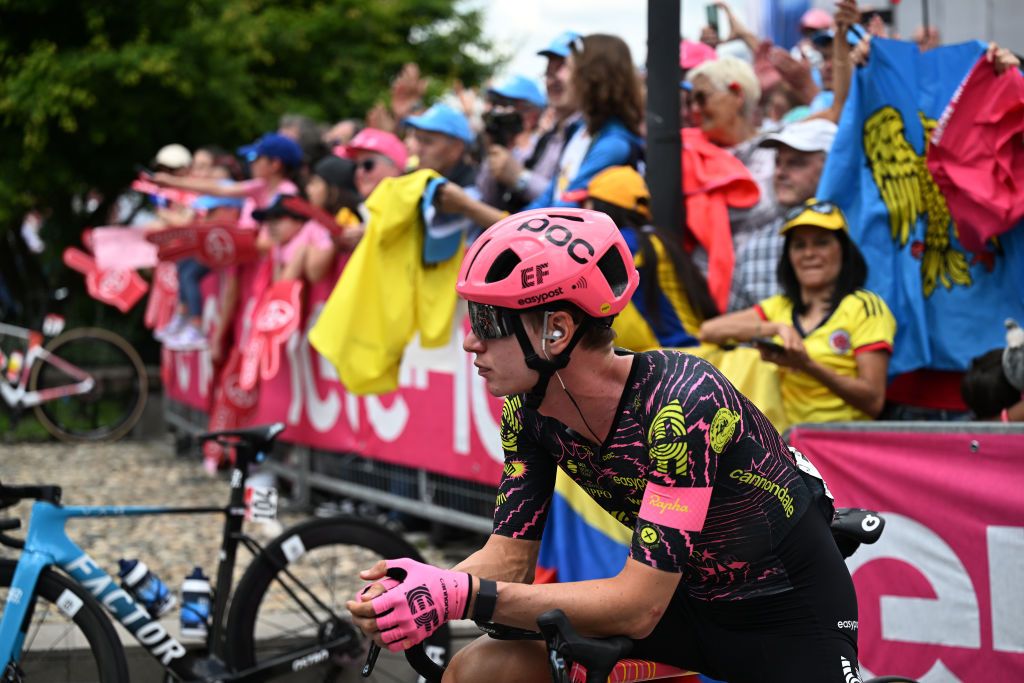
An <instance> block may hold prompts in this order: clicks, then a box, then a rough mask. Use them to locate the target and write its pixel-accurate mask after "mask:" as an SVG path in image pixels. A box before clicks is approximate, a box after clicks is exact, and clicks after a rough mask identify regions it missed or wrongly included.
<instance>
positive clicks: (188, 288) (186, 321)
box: [153, 147, 244, 351]
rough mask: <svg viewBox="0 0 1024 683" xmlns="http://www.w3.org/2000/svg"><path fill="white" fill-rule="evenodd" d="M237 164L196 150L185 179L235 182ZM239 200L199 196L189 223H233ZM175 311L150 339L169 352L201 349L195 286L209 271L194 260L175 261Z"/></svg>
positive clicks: (200, 306)
mask: <svg viewBox="0 0 1024 683" xmlns="http://www.w3.org/2000/svg"><path fill="white" fill-rule="evenodd" d="M238 174H239V168H238V162H237V161H235V159H234V157H232V156H231V155H229V154H227V153H226V152H224V151H222V150H219V149H217V148H215V147H203V148H200V149H198V150H196V153H195V156H194V157H193V159H192V168H191V172H190V173H189V176H188V177H191V178H198V179H211V180H214V181H216V182H217V183H219V184H220V185H221V186H225V185H230V184H232V183H233V182H235V181H236V180H237V177H238ZM243 203H244V202H243V200H242V199H236V198H232V197H218V196H216V195H209V194H207V195H200V196H198V197H196V198H195V200H193V201H192V205H191V206H190V207H188V217H189V220H212V221H232V222H233V221H237V220H238V216H239V212H240V211H241V209H242V205H243ZM177 267H178V301H179V304H178V310H177V311H176V312H175V314H174V317H173V318H171V320H170V321H169V322H168V323H167V325H165V326H164V327H162V328H160V329H158V330H156V331H155V332H154V333H153V336H154V337H155V338H156V340H157V341H159V342H162V343H163V344H164V345H165V346H166V347H167V348H169V349H171V350H172V351H193V350H205V349H206V348H208V344H207V340H206V336H205V335H204V334H203V332H202V313H203V302H202V293H201V292H200V289H199V284H200V282H201V281H202V279H203V278H204V277H206V274H207V273H209V272H210V269H209V268H207V267H206V266H205V265H203V264H202V263H200V262H199V261H197V260H196V259H194V258H186V259H182V260H180V261H178V264H177Z"/></svg>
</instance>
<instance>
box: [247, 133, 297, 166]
mask: <svg viewBox="0 0 1024 683" xmlns="http://www.w3.org/2000/svg"><path fill="white" fill-rule="evenodd" d="M238 154H239V156H242V157H244V158H245V160H246V161H250V162H252V161H255V160H256V158H257V157H267V158H268V159H279V160H280V161H281V163H282V164H284V165H285V166H287V167H288V168H296V167H298V166H301V165H302V148H301V147H299V144H298V143H297V142H295V141H294V140H292V139H291V138H289V137H286V136H284V135H281V134H280V133H266V134H265V135H263V136H262V137H261V138H260V139H259V140H257V141H256V142H254V143H252V144H251V145H244V146H242V147H239V148H238Z"/></svg>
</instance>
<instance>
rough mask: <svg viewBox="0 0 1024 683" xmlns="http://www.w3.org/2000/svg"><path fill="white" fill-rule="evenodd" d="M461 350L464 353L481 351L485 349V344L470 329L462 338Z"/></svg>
mask: <svg viewBox="0 0 1024 683" xmlns="http://www.w3.org/2000/svg"><path fill="white" fill-rule="evenodd" d="M462 350H463V351H465V352H466V353H483V352H484V351H486V350H487V345H486V344H485V343H484V341H483V340H482V339H480V337H478V336H476V335H475V334H473V331H472V330H470V331H469V333H467V334H466V338H465V339H463V340H462Z"/></svg>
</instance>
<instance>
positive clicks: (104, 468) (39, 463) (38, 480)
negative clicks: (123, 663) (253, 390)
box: [0, 437, 469, 680]
mask: <svg viewBox="0 0 1024 683" xmlns="http://www.w3.org/2000/svg"><path fill="white" fill-rule="evenodd" d="M0 481H2V482H3V483H4V484H9V485H25V484H59V485H61V486H62V487H63V495H64V498H63V502H64V503H65V504H66V505H187V506H220V505H224V504H226V503H227V498H228V494H229V488H228V480H227V475H226V474H221V475H218V476H210V475H208V474H207V473H206V472H205V471H204V470H203V468H202V466H201V464H200V462H199V460H198V457H195V456H186V457H182V456H178V455H175V453H174V449H173V442H172V440H171V438H170V437H166V438H163V439H158V440H151V441H127V442H121V443H117V444H57V443H41V444H39V443H36V444H18V445H6V446H4V447H3V448H2V454H0ZM29 508H30V503H29V502H22V503H20V504H19V505H17V506H15V507H13V508H9V509H7V510H4V511H3V512H2V513H0V516H4V517H15V516H17V517H20V518H21V519H22V522H23V524H27V522H28V517H29ZM282 508H284V509H287V508H286V501H282ZM309 517H310V515H309V514H308V513H301V512H295V511H291V512H284V513H283V514H281V515H280V524H279V525H261V524H251V523H247V524H246V527H245V530H246V532H248V533H249V534H250V535H252V536H253V537H255V538H256V539H257V540H258V541H259V542H261V543H265V542H267V541H269V540H270V539H272V538H273V537H274V536H276V535H277V534H278V533H280V531H281V530H282V528H283V527H287V526H290V525H291V524H294V523H297V522H300V521H302V520H304V519H308V518H309ZM222 531H223V517H222V516H221V515H217V514H211V515H158V516H145V517H108V518H102V519H75V520H71V521H70V522H69V523H68V535H69V536H70V537H71V538H72V539H73V540H74V541H75V542H76V543H77V544H78V545H79V546H80V547H81V548H82V549H83V550H85V551H86V552H87V553H88V554H89V556H90V557H92V558H93V559H94V560H95V561H96V562H97V564H98V565H99V566H101V567H103V568H104V569H105V570H106V571H107V572H108V573H109V574H111V575H112V576H116V573H117V568H118V559H120V558H122V557H123V558H135V557H138V558H142V559H143V560H144V561H145V562H146V564H147V565H148V566H149V567H150V569H151V570H152V571H154V572H155V573H156V574H157V575H158V576H159V577H160V578H161V579H163V581H164V582H165V583H166V584H167V585H168V587H169V588H170V589H171V590H172V591H173V592H174V593H176V594H177V593H179V591H180V587H181V582H182V580H183V579H184V578H185V576H186V575H187V574H188V573H189V572H190V571H191V570H192V568H193V567H194V566H200V567H202V568H203V571H204V572H205V573H206V574H207V575H208V576H210V575H213V574H214V573H215V572H216V566H217V556H218V551H219V549H220V540H221V534H222ZM406 538H407V540H409V541H410V542H412V543H413V544H414V545H416V546H417V547H418V548H419V549H420V552H421V553H422V554H423V555H424V556H425V557H426V559H427V561H429V562H433V563H436V564H439V565H441V566H450V565H451V564H453V563H455V562H457V561H458V560H459V559H460V558H461V557H462V556H465V554H466V552H467V550H466V549H465V548H457V547H452V548H448V549H447V550H442V549H440V548H437V547H435V546H432V545H431V544H430V543H429V542H428V540H427V538H426V535H425V534H418V535H406ZM12 554H13V551H11V550H9V549H7V548H4V547H2V546H0V557H7V556H11V555H12ZM248 561H249V554H248V552H247V551H246V550H245V549H243V548H240V549H239V560H238V567H236V573H235V575H236V581H237V578H238V577H240V576H241V574H242V572H243V571H244V569H245V567H246V566H247V564H248ZM354 562H355V561H354ZM354 562H353V563H354ZM348 564H350V563H349V562H346V563H345V565H346V569H347V568H348V567H347V565H348ZM359 568H361V567H359ZM357 569H358V568H357ZM177 620H178V610H177V609H174V610H172V611H171V612H170V613H169V614H168V615H166V616H165V618H164V619H162V620H161V621H162V622H163V623H165V625H166V626H167V628H168V631H170V632H171V633H172V634H175V635H176V634H177V631H178V627H177ZM119 632H120V633H121V634H122V639H123V640H125V644H126V645H128V646H130V645H134V644H135V643H134V640H132V639H131V637H130V636H128V635H127V634H126V632H125V631H124V630H123V629H120V628H119ZM466 635H467V636H468V635H469V634H468V633H467V634H466ZM129 654H130V655H131V653H129ZM402 664H403V665H404V663H402ZM133 666H134V664H133ZM153 673H154V672H151V671H147V672H146V673H145V674H143V675H141V676H135V675H133V680H135V679H136V678H138V679H139V680H149V677H150V675H153ZM154 680H156V679H154Z"/></svg>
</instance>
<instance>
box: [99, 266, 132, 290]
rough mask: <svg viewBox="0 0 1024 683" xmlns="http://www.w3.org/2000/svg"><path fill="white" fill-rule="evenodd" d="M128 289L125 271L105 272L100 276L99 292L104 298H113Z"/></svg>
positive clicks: (126, 272)
mask: <svg viewBox="0 0 1024 683" xmlns="http://www.w3.org/2000/svg"><path fill="white" fill-rule="evenodd" d="M126 289H128V271H127V270H121V269H116V270H105V271H103V275H102V276H100V282H99V290H100V295H101V296H104V297H115V296H118V295H119V294H121V293H122V292H124V290H126Z"/></svg>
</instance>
